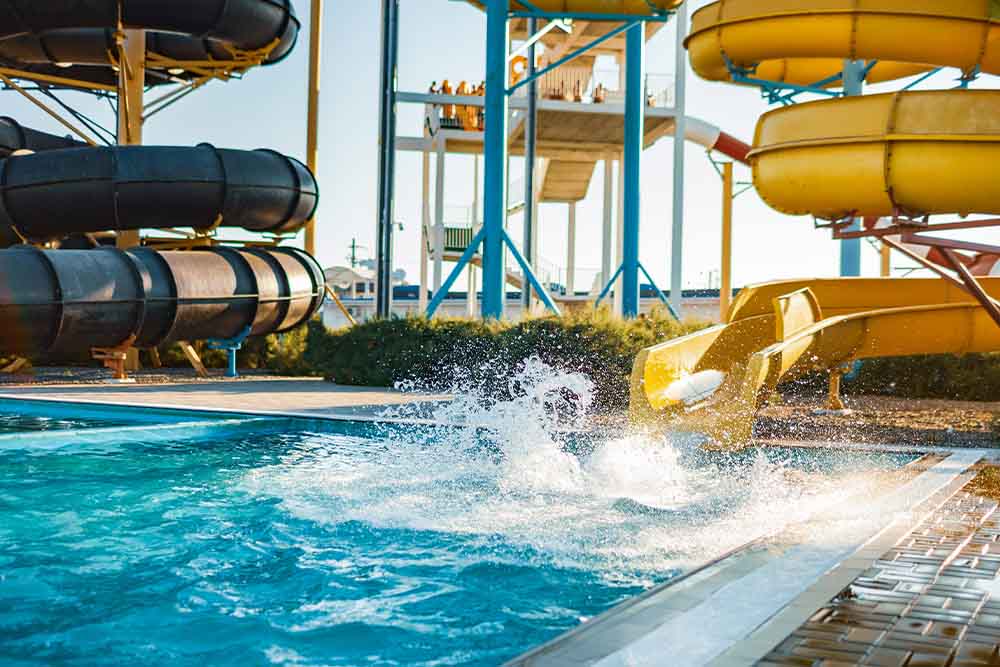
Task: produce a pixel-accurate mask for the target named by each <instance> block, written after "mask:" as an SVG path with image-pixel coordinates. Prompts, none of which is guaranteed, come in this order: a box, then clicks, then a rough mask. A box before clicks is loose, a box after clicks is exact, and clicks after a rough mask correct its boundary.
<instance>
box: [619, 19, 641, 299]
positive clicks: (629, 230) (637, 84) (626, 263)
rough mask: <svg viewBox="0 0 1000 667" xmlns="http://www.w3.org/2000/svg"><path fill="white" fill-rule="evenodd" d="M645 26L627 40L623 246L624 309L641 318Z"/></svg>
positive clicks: (631, 32) (636, 28)
mask: <svg viewBox="0 0 1000 667" xmlns="http://www.w3.org/2000/svg"><path fill="white" fill-rule="evenodd" d="M644 32H645V31H644V30H643V24H642V23H641V22H640V23H637V24H635V25H633V26H631V27H630V28H629V30H628V32H627V33H626V37H625V69H626V71H625V147H624V149H625V150H624V165H623V166H624V169H625V192H624V204H625V206H624V220H623V221H624V242H623V243H622V291H623V294H622V310H623V315H624V316H625V317H626V318H634V317H637V316H638V315H639V229H640V220H641V193H642V148H643V145H642V144H643V135H644V124H645V115H646V72H645V69H646V68H645V59H646V45H645V34H644Z"/></svg>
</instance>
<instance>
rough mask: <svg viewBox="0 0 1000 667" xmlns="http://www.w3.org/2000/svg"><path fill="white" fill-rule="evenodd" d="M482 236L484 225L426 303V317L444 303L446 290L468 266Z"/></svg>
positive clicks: (480, 243) (430, 315)
mask: <svg viewBox="0 0 1000 667" xmlns="http://www.w3.org/2000/svg"><path fill="white" fill-rule="evenodd" d="M484 236H486V228H485V227H483V228H482V229H480V230H479V232H478V233H477V234H476V235H475V236H474V237H472V241H471V242H470V243H469V245H468V246H466V248H465V251H464V252H463V253H462V256H461V257H460V258H459V259H458V262H457V263H456V264H455V268H453V269H452V270H451V273H449V274H448V278H447V279H445V281H444V282H443V283H442V284H441V289H439V290H438V291H437V292H435V293H434V297H433V298H432V299H431V302H430V303H429V304H427V317H428V319H429V318H432V317H434V313H436V312H437V309H438V308H440V307H441V304H442V303H444V300H445V299H446V298H447V297H448V292H449V291H451V288H452V287H453V286H454V285H455V281H457V280H458V278H459V276H461V275H462V271H463V270H464V269H465V267H466V266H468V264H469V262H470V261H472V257H473V256H474V255H475V254H476V252H477V251H478V250H479V246H480V245H482V243H483V237H484ZM469 298H471V296H470V297H469Z"/></svg>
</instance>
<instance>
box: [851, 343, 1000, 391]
mask: <svg viewBox="0 0 1000 667" xmlns="http://www.w3.org/2000/svg"><path fill="white" fill-rule="evenodd" d="M844 388H845V390H846V391H847V392H849V393H854V394H879V395H884V396H899V397H902V398H944V399H953V400H963V401H1000V354H969V355H964V356H957V355H952V354H938V355H928V356H915V357H896V358H891V359H871V360H868V361H865V362H864V363H863V364H861V368H860V371H859V373H858V376H857V378H856V379H854V380H851V381H848V382H846V383H845V385H844Z"/></svg>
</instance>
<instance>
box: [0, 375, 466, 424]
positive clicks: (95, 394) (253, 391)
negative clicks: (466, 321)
mask: <svg viewBox="0 0 1000 667" xmlns="http://www.w3.org/2000/svg"><path fill="white" fill-rule="evenodd" d="M0 397H2V398H13V399H17V398H25V399H45V400H51V401H66V402H71V403H102V404H110V405H120V406H139V407H150V408H152V407H157V408H180V409H185V410H211V411H233V412H252V413H255V414H273V415H294V416H300V415H301V416H309V417H336V418H342V419H344V418H348V419H349V418H355V419H358V418H360V419H364V418H367V419H371V418H373V417H377V416H379V415H380V414H382V413H383V412H384V411H385V410H386V409H387V408H393V407H400V406H411V407H414V408H417V409H418V413H419V412H421V411H422V410H419V408H424V409H427V408H430V407H433V406H434V405H436V404H439V403H440V402H441V401H445V400H447V398H448V397H447V396H443V395H431V394H413V393H403V392H399V391H393V390H391V389H377V388H370V387H346V386H342V385H337V384H333V383H331V382H326V381H324V380H316V379H311V378H301V379H300V378H274V379H243V380H236V381H232V382H225V381H212V382H197V381H195V382H187V383H180V382H178V383H167V384H65V385H6V386H3V387H2V388H0Z"/></svg>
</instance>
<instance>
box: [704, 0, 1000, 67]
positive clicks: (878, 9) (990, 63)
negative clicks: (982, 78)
mask: <svg viewBox="0 0 1000 667" xmlns="http://www.w3.org/2000/svg"><path fill="white" fill-rule="evenodd" d="M686 44H687V48H688V52H689V54H690V57H691V66H692V68H694V71H695V72H696V73H697V74H698V75H699V76H701V77H702V78H705V79H708V80H710V81H731V80H732V76H731V74H730V70H729V67H728V65H727V62H726V60H727V59H728V60H729V63H731V64H732V65H734V66H736V67H738V68H743V69H751V68H754V67H756V71H755V72H754V75H753V76H754V77H755V78H758V79H767V80H770V81H783V82H787V83H794V84H799V85H808V84H812V83H816V82H818V81H821V80H823V79H826V78H828V77H830V76H834V75H836V74H837V73H839V72H840V71H841V70H842V69H843V60H844V59H850V60H877V61H878V63H877V64H876V65H875V66H874V68H873V69H872V71H871V72H869V74H868V77H867V80H868V81H869V82H871V83H878V82H880V81H889V80H892V79H897V78H900V77H904V76H910V75H912V74H917V73H919V72H921V71H926V70H929V69H931V68H933V67H939V66H944V67H957V68H959V69H961V70H963V71H965V72H972V71H973V70H974V69H975V68H977V67H978V68H979V70H980V71H981V72H984V73H988V74H1000V5H998V3H997V2H996V1H995V0H719V1H718V2H713V3H712V4H710V5H706V6H705V7H702V8H701V9H699V10H698V11H697V12H695V13H694V15H693V16H692V17H691V34H690V35H689V36H688V38H687V41H686Z"/></svg>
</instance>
